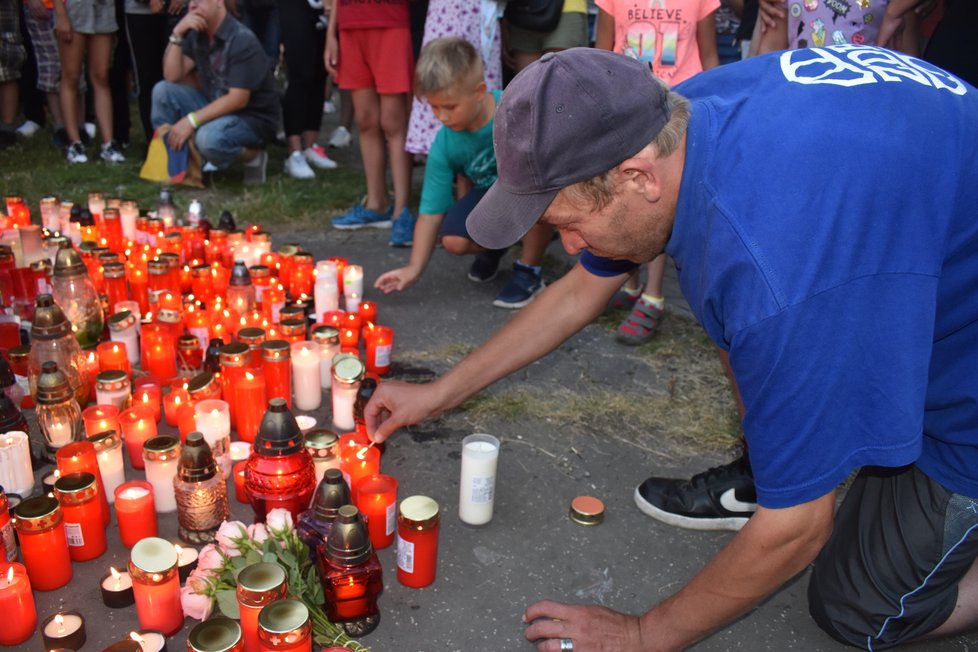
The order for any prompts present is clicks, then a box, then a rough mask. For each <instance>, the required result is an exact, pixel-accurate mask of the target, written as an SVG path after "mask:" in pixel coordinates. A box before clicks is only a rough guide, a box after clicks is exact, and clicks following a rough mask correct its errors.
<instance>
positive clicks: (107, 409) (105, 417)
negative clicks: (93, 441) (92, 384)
mask: <svg viewBox="0 0 978 652" xmlns="http://www.w3.org/2000/svg"><path fill="white" fill-rule="evenodd" d="M82 421H84V422H85V434H86V435H87V436H89V437H91V436H92V435H97V434H98V433H100V432H105V431H106V430H115V431H116V432H119V408H117V407H116V406H114V405H93V406H91V407H88V408H85V410H84V411H83V412H82Z"/></svg>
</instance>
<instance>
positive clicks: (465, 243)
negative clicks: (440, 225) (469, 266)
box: [441, 235, 485, 256]
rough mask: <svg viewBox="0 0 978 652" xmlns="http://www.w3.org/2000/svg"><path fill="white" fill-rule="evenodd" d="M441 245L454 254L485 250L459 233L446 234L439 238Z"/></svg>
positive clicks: (461, 254)
mask: <svg viewBox="0 0 978 652" xmlns="http://www.w3.org/2000/svg"><path fill="white" fill-rule="evenodd" d="M441 246H442V247H444V248H445V251H447V252H448V253H450V254H455V255H456V256H464V255H465V254H477V253H480V252H483V251H485V248H483V247H480V246H479V245H477V244H476V243H475V242H473V241H472V240H469V239H468V238H464V237H462V236H459V235H446V236H445V237H444V238H442V239H441Z"/></svg>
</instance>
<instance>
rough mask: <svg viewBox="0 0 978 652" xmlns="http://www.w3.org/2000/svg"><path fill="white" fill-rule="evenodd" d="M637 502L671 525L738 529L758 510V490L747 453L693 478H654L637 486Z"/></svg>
mask: <svg viewBox="0 0 978 652" xmlns="http://www.w3.org/2000/svg"><path fill="white" fill-rule="evenodd" d="M635 504H636V505H638V508H639V509H640V510H642V511H643V512H644V513H645V514H647V515H649V516H651V517H652V518H654V519H656V520H657V521H662V522H663V523H668V524H669V525H675V526H677V527H684V528H689V529H691V530H734V531H736V530H739V529H740V528H742V527H744V524H745V523H747V520H748V519H749V518H750V517H751V516H752V515H753V514H754V512H755V511H756V510H757V492H756V491H755V489H754V475H753V473H751V469H750V462H749V461H748V460H747V455H746V454H745V455H741V456H740V457H739V458H738V459H736V460H734V461H733V462H730V463H729V464H726V465H724V466H718V467H715V468H712V469H710V470H708V471H704V472H703V473H697V474H696V475H694V476H693V477H692V478H690V479H689V480H672V479H667V478H656V477H651V478H649V479H648V480H646V481H645V482H643V483H642V484H640V485H639V486H638V487H636V488H635Z"/></svg>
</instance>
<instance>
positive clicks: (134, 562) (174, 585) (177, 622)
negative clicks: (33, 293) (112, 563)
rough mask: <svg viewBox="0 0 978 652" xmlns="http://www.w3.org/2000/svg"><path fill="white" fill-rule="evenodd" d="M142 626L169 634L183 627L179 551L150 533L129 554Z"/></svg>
mask: <svg viewBox="0 0 978 652" xmlns="http://www.w3.org/2000/svg"><path fill="white" fill-rule="evenodd" d="M129 574H130V575H131V576H132V584H133V593H134V594H135V597H136V614H137V616H138V617H139V626H140V627H142V628H144V629H156V630H159V631H161V632H163V633H164V634H166V635H167V636H172V635H174V634H176V633H177V632H178V631H180V629H181V628H182V627H183V608H182V606H181V605H180V578H179V576H178V574H177V551H176V550H175V549H174V547H173V544H171V543H170V542H169V541H166V540H165V539H160V538H156V537H150V538H147V539H142V540H141V541H139V542H137V543H136V545H134V546H133V548H132V552H131V553H130V555H129Z"/></svg>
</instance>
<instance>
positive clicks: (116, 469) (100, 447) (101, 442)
mask: <svg viewBox="0 0 978 652" xmlns="http://www.w3.org/2000/svg"><path fill="white" fill-rule="evenodd" d="M88 441H90V442H92V445H93V446H95V456H96V458H98V470H99V473H100V474H101V475H102V481H103V482H104V484H105V495H106V498H107V499H108V501H109V503H112V502H113V501H114V500H115V490H116V488H117V487H118V486H119V485H121V484H122V483H123V482H125V481H126V472H125V464H124V463H123V459H122V438H121V437H120V436H119V433H118V432H116V431H115V430H106V431H105V432H99V433H96V434H94V435H92V436H91V437H89V438H88Z"/></svg>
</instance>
